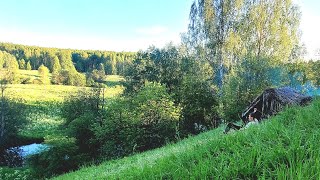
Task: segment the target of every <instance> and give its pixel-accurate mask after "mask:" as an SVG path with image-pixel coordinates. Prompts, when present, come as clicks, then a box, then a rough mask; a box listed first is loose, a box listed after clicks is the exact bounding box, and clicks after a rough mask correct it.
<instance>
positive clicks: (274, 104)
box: [241, 87, 312, 123]
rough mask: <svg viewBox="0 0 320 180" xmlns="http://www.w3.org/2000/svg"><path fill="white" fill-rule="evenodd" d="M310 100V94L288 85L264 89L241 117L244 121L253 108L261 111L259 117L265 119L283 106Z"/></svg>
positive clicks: (304, 103)
mask: <svg viewBox="0 0 320 180" xmlns="http://www.w3.org/2000/svg"><path fill="white" fill-rule="evenodd" d="M310 101H312V97H311V96H306V95H303V94H301V93H299V92H297V91H295V90H294V89H292V88H290V87H283V88H270V89H266V90H265V91H264V92H263V93H262V94H261V95H260V96H258V97H256V98H255V100H254V101H253V102H252V103H251V104H250V106H248V107H247V108H246V109H245V110H244V111H243V113H242V115H241V119H242V120H243V121H244V123H246V122H247V117H248V115H249V114H250V113H251V112H253V110H254V108H257V110H258V112H260V113H261V119H266V118H268V117H269V116H272V115H275V114H277V113H278V112H280V111H281V110H282V109H283V108H284V107H287V106H291V105H306V104H307V103H309V102H310Z"/></svg>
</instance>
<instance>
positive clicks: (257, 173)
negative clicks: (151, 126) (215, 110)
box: [55, 100, 320, 180]
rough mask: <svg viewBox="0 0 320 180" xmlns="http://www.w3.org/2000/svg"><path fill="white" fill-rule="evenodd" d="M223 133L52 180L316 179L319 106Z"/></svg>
mask: <svg viewBox="0 0 320 180" xmlns="http://www.w3.org/2000/svg"><path fill="white" fill-rule="evenodd" d="M222 129H223V127H221V128H218V129H215V130H212V131H209V132H206V133H203V134H201V135H198V136H195V137H191V138H188V139H185V140H183V141H181V142H178V143H177V144H171V145H167V146H166V147H163V148H159V149H156V150H153V151H148V152H145V153H141V154H137V155H134V156H131V157H126V158H123V159H119V160H114V161H108V162H105V163H103V164H101V165H99V166H92V167H84V168H82V169H81V170H79V171H76V172H72V173H69V174H65V175H62V176H59V177H57V178H55V179H58V180H62V179H212V178H218V177H219V178H222V179H256V178H258V179H266V178H268V179H269V178H272V179H319V178H320V146H319V145H318V144H319V139H320V130H319V129H320V100H316V101H314V102H313V104H312V105H310V106H307V107H304V108H301V107H294V108H290V109H287V110H286V111H284V112H282V113H280V114H279V115H278V116H276V117H274V118H272V119H270V120H268V121H265V122H264V123H262V124H261V125H259V126H256V127H251V128H249V129H247V130H242V131H238V132H233V133H231V134H228V135H223V134H222Z"/></svg>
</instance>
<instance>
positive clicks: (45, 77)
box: [38, 64, 50, 84]
mask: <svg viewBox="0 0 320 180" xmlns="http://www.w3.org/2000/svg"><path fill="white" fill-rule="evenodd" d="M38 73H39V76H40V80H41V81H42V83H43V84H50V79H49V69H48V68H47V67H46V66H44V65H43V64H42V65H41V66H40V67H39V69H38Z"/></svg>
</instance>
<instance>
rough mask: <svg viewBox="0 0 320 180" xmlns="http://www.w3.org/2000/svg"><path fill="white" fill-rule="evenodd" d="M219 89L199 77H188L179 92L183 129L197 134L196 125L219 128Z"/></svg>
mask: <svg viewBox="0 0 320 180" xmlns="http://www.w3.org/2000/svg"><path fill="white" fill-rule="evenodd" d="M216 93H217V89H216V88H215V87H212V86H211V84H210V83H209V82H208V81H205V80H204V79H201V78H200V77H199V76H186V77H184V80H183V82H182V85H181V87H180V91H179V95H180V97H179V99H180V104H181V107H182V116H183V121H182V127H181V128H182V129H183V130H184V131H185V132H192V133H197V132H199V130H196V129H195V124H197V125H201V126H205V127H207V128H208V127H217V126H218V124H219V122H218V119H219V114H218V113H219V112H218V109H217V107H218V97H217V94H216Z"/></svg>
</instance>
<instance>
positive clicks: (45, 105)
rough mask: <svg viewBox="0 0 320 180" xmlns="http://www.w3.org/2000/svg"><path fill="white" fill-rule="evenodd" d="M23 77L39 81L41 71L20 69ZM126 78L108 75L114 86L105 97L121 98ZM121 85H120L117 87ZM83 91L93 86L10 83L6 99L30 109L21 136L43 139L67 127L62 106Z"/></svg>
mask: <svg viewBox="0 0 320 180" xmlns="http://www.w3.org/2000/svg"><path fill="white" fill-rule="evenodd" d="M20 73H21V75H25V76H30V77H33V78H37V75H38V71H36V70H33V71H28V70H20ZM121 81H123V78H122V77H121V76H117V75H111V76H107V79H106V82H107V83H109V82H110V83H113V85H112V86H108V87H106V88H105V94H104V97H105V98H112V97H114V96H117V95H120V94H121V93H122V92H123V90H124V88H123V86H122V85H121V83H120V82H121ZM117 83H118V84H117ZM79 90H90V87H76V86H65V85H38V84H8V85H7V87H6V89H5V96H7V97H9V98H11V99H17V100H19V101H20V102H22V103H24V104H26V105H27V106H26V107H27V110H26V112H27V114H26V116H27V119H28V124H27V125H26V126H25V127H24V128H23V129H21V130H20V132H19V134H20V135H21V136H26V137H34V138H40V137H45V136H47V135H52V134H59V133H61V130H60V129H59V127H60V126H61V125H62V124H63V122H64V119H62V118H61V113H60V111H61V109H60V108H61V104H62V103H63V102H64V100H65V98H67V97H69V96H70V95H76V94H77V92H78V91H79Z"/></svg>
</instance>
